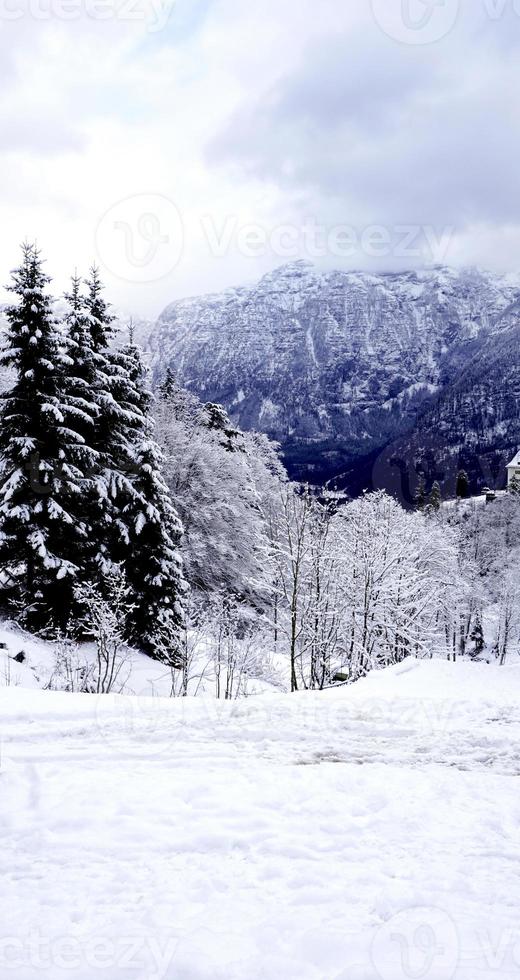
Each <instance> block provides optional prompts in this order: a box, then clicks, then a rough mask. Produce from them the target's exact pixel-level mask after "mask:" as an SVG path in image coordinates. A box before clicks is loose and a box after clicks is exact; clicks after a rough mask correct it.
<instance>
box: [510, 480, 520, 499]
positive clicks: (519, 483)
mask: <svg viewBox="0 0 520 980" xmlns="http://www.w3.org/2000/svg"><path fill="white" fill-rule="evenodd" d="M508 490H509V493H512V494H513V496H515V497H519V496H520V480H519V479H518V477H517V476H514V477H513V479H512V480H511V481H510V483H509V487H508Z"/></svg>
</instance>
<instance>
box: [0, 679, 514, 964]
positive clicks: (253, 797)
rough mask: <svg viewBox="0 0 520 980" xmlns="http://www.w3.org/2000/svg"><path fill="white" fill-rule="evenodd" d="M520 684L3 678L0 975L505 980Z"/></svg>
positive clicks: (510, 952) (510, 949)
mask: <svg viewBox="0 0 520 980" xmlns="http://www.w3.org/2000/svg"><path fill="white" fill-rule="evenodd" d="M519 693H520V669H519V668H517V667H513V666H511V667H505V668H503V669H499V668H497V667H495V666H489V667H488V666H487V665H476V664H467V663H460V664H448V663H444V662H440V661H432V662H422V663H417V662H415V661H408V662H406V663H405V664H403V665H401V666H399V667H397V668H391V669H390V670H387V671H384V672H381V673H378V674H371V675H370V676H369V677H368V678H367V679H366V680H365V681H362V682H360V683H359V684H357V685H356V686H354V687H353V688H350V689H346V688H342V689H340V690H336V691H332V692H327V693H324V694H317V693H316V694H299V695H295V696H293V697H291V696H287V695H275V694H272V695H271V694H269V695H264V696H261V697H256V698H251V699H247V700H243V701H239V702H234V703H218V702H215V701H213V700H211V699H209V698H208V699H205V698H201V699H196V700H195V699H187V700H181V701H169V700H165V699H158V698H156V699H154V698H146V697H144V698H125V697H117V696H113V697H112V696H109V697H105V698H96V697H89V696H86V695H67V694H61V693H53V692H41V691H37V690H27V689H23V688H21V687H16V688H14V687H11V688H6V689H3V690H1V691H0V718H1V723H0V733H1V738H2V761H1V768H0V835H1V837H2V840H3V846H2V848H0V871H1V875H0V882H1V884H0V894H1V897H2V910H3V914H2V928H1V931H0V976H1V977H2V980H4V977H5V978H6V980H10V978H11V977H12V978H13V980H33V978H36V977H38V978H44V980H62V978H65V977H67V978H69V977H72V978H74V980H92V978H98V977H99V978H100V980H130V978H132V980H136V978H137V980H155V978H157V980H159V978H160V980H275V978H276V980H293V978H294V980H296V978H298V980H378V978H380V980H402V978H407V980H408V978H421V980H422V978H426V980H445V978H452V977H455V978H457V980H477V978H478V980H481V978H482V980H491V978H493V980H495V978H496V980H498V978H500V980H513V978H514V977H515V978H516V977H518V975H519V973H520V922H519V920H518V914H517V910H518V900H519V898H520V881H519V876H518V871H519V860H520V858H519V854H520V849H519V844H520V831H519V827H520V794H519V792H518V775H519V774H520V757H519V751H518V750H519V745H520V708H519V697H518V695H519Z"/></svg>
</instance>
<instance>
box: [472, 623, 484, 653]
mask: <svg viewBox="0 0 520 980" xmlns="http://www.w3.org/2000/svg"><path fill="white" fill-rule="evenodd" d="M470 640H471V642H472V643H473V651H472V654H471V655H472V657H480V656H481V654H482V652H483V650H484V647H485V640H484V630H483V627H482V618H481V616H480V613H477V615H476V617H475V623H474V625H473V629H472V631H471V634H470Z"/></svg>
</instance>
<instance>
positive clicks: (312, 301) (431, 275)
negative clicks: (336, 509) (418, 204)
mask: <svg viewBox="0 0 520 980" xmlns="http://www.w3.org/2000/svg"><path fill="white" fill-rule="evenodd" d="M517 320H520V280H519V279H517V278H516V277H512V276H503V275H494V274H492V273H486V272H483V271H481V270H477V269H462V270H454V269H450V268H447V267H444V266H437V267H435V268H432V269H426V270H419V271H409V272H404V273H395V272H388V273H382V274H378V275H375V274H373V273H363V272H341V271H335V270H332V271H329V272H321V271H319V270H318V269H316V268H315V267H314V266H312V265H311V264H309V263H290V264H288V265H285V266H282V267H281V268H279V269H276V270H274V271H273V272H270V273H268V274H267V275H265V276H263V277H262V278H261V279H260V280H259V282H257V283H255V284H253V285H251V286H240V287H238V288H231V289H227V290H225V291H223V292H222V293H210V294H207V295H206V296H201V297H188V298H187V299H184V300H178V301H176V302H174V303H172V304H169V305H168V306H167V307H166V308H165V310H164V311H163V313H162V314H161V316H160V317H159V319H158V321H157V323H156V324H155V326H154V328H153V329H152V331H151V334H150V336H149V338H148V342H147V347H148V349H149V351H150V355H151V361H152V368H153V371H154V375H155V377H156V379H158V378H160V377H161V375H162V374H163V373H164V371H165V370H166V368H167V367H170V368H172V369H173V370H174V371H175V373H176V375H177V377H178V379H179V382H180V383H182V384H184V385H185V386H186V387H188V388H189V389H190V390H192V391H194V392H195V393H196V394H197V395H199V397H201V398H203V399H204V400H207V401H218V402H221V403H222V404H223V405H224V406H225V408H226V409H227V411H228V412H229V413H230V415H231V417H232V419H233V421H234V422H235V423H236V424H238V425H240V426H241V427H242V428H244V429H259V430H260V431H263V432H265V433H266V434H267V435H269V436H270V437H271V438H273V439H275V440H276V441H278V442H279V443H280V444H281V446H282V451H283V455H284V459H285V462H286V465H287V466H288V469H289V471H290V473H291V475H293V476H295V477H296V478H298V479H308V480H309V481H310V482H314V483H323V482H325V481H326V480H330V479H332V478H334V477H335V476H337V475H338V474H340V473H342V472H343V473H344V472H345V471H346V470H348V469H349V467H352V466H354V465H355V463H356V461H359V462H360V464H361V463H362V461H363V460H365V461H366V460H370V459H372V458H373V456H374V453H375V454H376V455H377V453H378V452H380V451H382V450H383V449H384V447H386V446H389V445H392V444H393V443H394V442H395V441H396V440H398V441H399V440H401V439H403V437H405V436H406V434H407V433H410V432H412V431H413V430H414V428H415V426H416V425H417V424H418V421H419V419H420V418H421V417H423V415H424V414H425V413H426V412H427V411H428V410H429V409H430V407H431V405H432V403H433V402H436V401H437V400H438V399H439V398H442V395H443V393H444V392H445V391H446V390H447V389H449V388H450V387H451V386H452V385H454V384H455V382H456V381H457V379H458V378H459V377H460V375H461V374H462V373H463V372H464V370H465V369H466V368H467V366H468V365H469V364H470V363H471V362H472V359H473V358H474V357H475V356H477V355H478V356H482V352H483V351H484V352H485V350H486V341H487V339H488V338H489V339H490V345H488V347H491V348H492V347H493V344H494V342H495V340H496V339H497V338H498V337H499V336H500V335H501V334H502V333H503V332H506V333H507V331H508V329H510V327H511V324H515V323H516V322H517ZM510 355H511V356H512V357H513V359H514V360H515V362H516V358H517V350H516V346H515V347H514V350H512V351H511V352H510ZM510 421H512V423H513V424H512V426H511V428H512V429H513V430H514V431H511V432H510V433H509V434H508V438H509V439H510V441H511V443H512V444H513V443H514V444H516V443H517V442H519V441H520V433H519V432H518V430H517V419H516V415H514V413H513V417H512V419H511V420H510ZM506 442H507V440H506ZM439 448H442V447H439ZM459 448H462V447H459ZM508 448H509V444H508ZM508 448H507V451H508ZM418 452H419V456H420V446H418ZM504 452H506V447H505V446H504ZM462 455H463V454H462ZM419 465H420V463H419ZM414 466H415V463H414ZM359 469H360V471H363V469H364V464H363V465H360V467H359ZM363 479H364V481H365V482H366V478H365V477H363ZM474 479H475V480H476V482H478V475H477V474H476V473H475V476H474ZM355 482H356V481H354V483H355ZM353 489H355V490H356V491H357V492H359V489H360V487H353Z"/></svg>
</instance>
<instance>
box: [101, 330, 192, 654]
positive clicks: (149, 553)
mask: <svg viewBox="0 0 520 980" xmlns="http://www.w3.org/2000/svg"><path fill="white" fill-rule="evenodd" d="M117 363H118V365H119V369H120V371H121V372H123V371H125V372H126V375H127V387H126V404H125V408H126V412H127V415H128V419H129V424H128V429H127V432H126V438H125V441H124V451H125V455H126V467H125V468H126V475H125V477H124V479H120V480H119V481H118V486H117V494H116V504H117V519H116V522H115V529H116V531H117V534H118V541H117V542H116V553H117V556H118V559H119V560H120V561H121V563H122V567H123V569H124V573H125V577H126V581H127V583H128V585H129V587H130V589H131V599H132V604H133V606H132V612H131V614H130V622H129V629H130V639H131V640H133V641H134V642H136V643H138V644H139V646H141V647H142V649H144V650H145V651H146V652H147V653H148V654H150V655H151V656H153V657H156V658H158V659H164V658H165V656H166V657H167V658H168V659H169V661H170V662H171V663H177V662H179V658H180V648H181V625H182V596H183V594H184V592H185V584H184V579H183V573H182V562H181V556H180V550H179V545H180V539H181V535H182V527H181V523H180V520H179V518H178V516H177V513H176V511H175V508H174V506H173V504H172V501H171V497H170V492H169V490H168V487H167V485H166V483H165V481H164V479H163V476H162V473H161V470H162V463H163V459H162V454H161V451H160V449H159V446H158V445H157V443H156V442H155V440H154V438H153V427H154V423H153V420H152V417H151V414H150V409H151V402H152V395H151V392H150V390H149V388H148V385H147V381H146V372H145V368H144V365H143V362H142V358H141V354H140V352H139V350H138V348H137V347H135V346H134V345H133V344H130V345H129V346H128V347H126V348H125V349H123V350H121V351H119V352H118V355H117Z"/></svg>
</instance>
